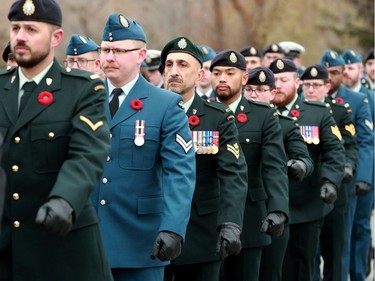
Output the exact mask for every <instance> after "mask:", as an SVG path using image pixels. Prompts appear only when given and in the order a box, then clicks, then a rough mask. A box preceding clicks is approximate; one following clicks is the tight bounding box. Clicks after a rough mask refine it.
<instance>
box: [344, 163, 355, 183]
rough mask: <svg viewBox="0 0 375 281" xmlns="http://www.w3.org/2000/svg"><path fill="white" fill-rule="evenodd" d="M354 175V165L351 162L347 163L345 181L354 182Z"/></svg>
mask: <svg viewBox="0 0 375 281" xmlns="http://www.w3.org/2000/svg"><path fill="white" fill-rule="evenodd" d="M353 177H354V169H353V166H352V165H351V164H349V163H346V164H345V170H344V177H343V179H342V182H343V183H350V182H352V180H353Z"/></svg>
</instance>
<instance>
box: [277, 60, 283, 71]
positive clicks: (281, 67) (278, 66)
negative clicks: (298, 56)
mask: <svg viewBox="0 0 375 281" xmlns="http://www.w3.org/2000/svg"><path fill="white" fill-rule="evenodd" d="M276 67H277V68H278V69H280V70H282V69H284V63H283V61H282V60H277V62H276Z"/></svg>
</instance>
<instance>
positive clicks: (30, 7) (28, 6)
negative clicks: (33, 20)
mask: <svg viewBox="0 0 375 281" xmlns="http://www.w3.org/2000/svg"><path fill="white" fill-rule="evenodd" d="M22 11H23V13H24V14H25V15H26V16H31V15H32V14H34V13H35V5H34V3H33V1H31V0H26V1H25V3H24V4H23V6H22Z"/></svg>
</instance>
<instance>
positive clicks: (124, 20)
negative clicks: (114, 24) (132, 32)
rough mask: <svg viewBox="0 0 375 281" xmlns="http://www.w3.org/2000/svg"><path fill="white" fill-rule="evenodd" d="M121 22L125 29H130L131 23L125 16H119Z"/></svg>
mask: <svg viewBox="0 0 375 281" xmlns="http://www.w3.org/2000/svg"><path fill="white" fill-rule="evenodd" d="M119 21H120V24H121V25H122V26H123V27H125V28H129V23H128V21H127V19H126V18H125V17H124V16H123V15H120V16H119Z"/></svg>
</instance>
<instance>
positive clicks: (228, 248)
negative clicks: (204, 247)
mask: <svg viewBox="0 0 375 281" xmlns="http://www.w3.org/2000/svg"><path fill="white" fill-rule="evenodd" d="M240 235H241V230H240V227H239V226H238V225H237V224H235V223H231V222H227V223H223V224H222V225H221V226H220V233H219V238H218V240H217V243H216V255H217V256H220V258H221V260H224V259H225V258H226V257H227V256H228V255H238V254H239V253H240V252H241V239H240Z"/></svg>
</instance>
